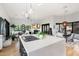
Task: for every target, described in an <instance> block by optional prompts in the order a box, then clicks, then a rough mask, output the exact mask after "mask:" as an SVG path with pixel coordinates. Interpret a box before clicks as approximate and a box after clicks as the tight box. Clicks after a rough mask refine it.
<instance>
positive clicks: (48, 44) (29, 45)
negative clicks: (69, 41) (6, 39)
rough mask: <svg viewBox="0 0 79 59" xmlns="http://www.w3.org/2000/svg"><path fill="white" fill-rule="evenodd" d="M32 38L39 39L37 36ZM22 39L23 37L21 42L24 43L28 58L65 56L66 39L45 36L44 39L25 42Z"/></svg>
mask: <svg viewBox="0 0 79 59" xmlns="http://www.w3.org/2000/svg"><path fill="white" fill-rule="evenodd" d="M25 36H27V35H25ZM31 36H35V37H37V36H36V35H31ZM22 37H23V35H22V36H20V42H21V43H22V45H23V47H24V50H25V52H26V53H27V55H28V56H57V55H58V56H61V55H65V52H64V50H65V49H64V41H65V39H64V38H59V37H56V36H50V35H45V37H44V38H43V39H39V40H34V41H29V42H25V41H24V40H23V38H22Z"/></svg>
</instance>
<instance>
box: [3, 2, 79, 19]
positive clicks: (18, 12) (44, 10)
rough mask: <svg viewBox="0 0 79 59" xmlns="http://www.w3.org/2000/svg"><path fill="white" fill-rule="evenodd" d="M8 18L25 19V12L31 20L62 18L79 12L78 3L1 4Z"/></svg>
mask: <svg viewBox="0 0 79 59" xmlns="http://www.w3.org/2000/svg"><path fill="white" fill-rule="evenodd" d="M2 6H3V7H4V9H5V11H6V12H7V14H8V15H9V17H10V18H16V19H22V18H27V17H26V15H27V12H29V10H30V8H31V9H32V12H31V14H30V15H29V16H30V18H31V19H46V18H50V17H54V16H63V15H69V14H72V13H76V12H78V11H79V4H78V3H43V4H41V3H4V4H2Z"/></svg>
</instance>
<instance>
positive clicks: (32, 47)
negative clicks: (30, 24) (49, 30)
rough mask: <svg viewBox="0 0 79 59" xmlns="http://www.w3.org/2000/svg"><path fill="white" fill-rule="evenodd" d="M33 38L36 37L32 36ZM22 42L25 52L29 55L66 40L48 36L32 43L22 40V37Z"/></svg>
mask: <svg viewBox="0 0 79 59" xmlns="http://www.w3.org/2000/svg"><path fill="white" fill-rule="evenodd" d="M32 36H35V35H32ZM20 40H21V42H22V44H23V46H24V48H25V50H26V51H27V53H28V54H29V53H30V52H33V51H36V50H38V49H41V48H43V47H46V46H49V45H51V44H55V43H57V42H59V41H62V40H65V39H64V38H59V37H55V36H50V35H46V36H45V37H44V38H43V39H39V40H34V41H30V42H25V41H24V40H23V39H22V36H20Z"/></svg>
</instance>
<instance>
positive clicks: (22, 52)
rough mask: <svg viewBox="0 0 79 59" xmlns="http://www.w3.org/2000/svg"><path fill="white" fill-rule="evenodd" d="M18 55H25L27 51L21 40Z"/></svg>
mask: <svg viewBox="0 0 79 59" xmlns="http://www.w3.org/2000/svg"><path fill="white" fill-rule="evenodd" d="M20 55H21V56H27V52H26V50H25V49H24V47H23V45H22V43H21V41H20Z"/></svg>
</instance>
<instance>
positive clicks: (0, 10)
mask: <svg viewBox="0 0 79 59" xmlns="http://www.w3.org/2000/svg"><path fill="white" fill-rule="evenodd" d="M0 17H2V18H6V20H8V21H9V22H10V19H9V17H8V15H7V12H6V10H5V9H4V8H3V6H2V4H0Z"/></svg>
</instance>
